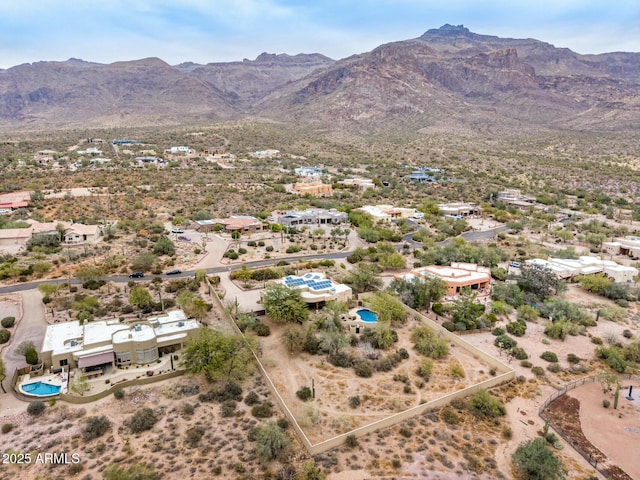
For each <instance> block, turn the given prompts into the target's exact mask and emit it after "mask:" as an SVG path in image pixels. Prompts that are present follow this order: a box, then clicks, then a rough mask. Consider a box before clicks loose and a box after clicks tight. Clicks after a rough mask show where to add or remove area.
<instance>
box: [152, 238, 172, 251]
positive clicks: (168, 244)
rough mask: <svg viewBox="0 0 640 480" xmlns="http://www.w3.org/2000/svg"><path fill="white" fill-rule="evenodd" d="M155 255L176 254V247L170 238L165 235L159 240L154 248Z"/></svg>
mask: <svg viewBox="0 0 640 480" xmlns="http://www.w3.org/2000/svg"><path fill="white" fill-rule="evenodd" d="M153 253H155V254H156V255H173V254H174V253H176V246H175V245H174V244H173V242H172V241H171V239H170V238H169V237H166V236H164V235H163V236H162V237H160V238H158V241H157V242H156V243H155V245H154V246H153Z"/></svg>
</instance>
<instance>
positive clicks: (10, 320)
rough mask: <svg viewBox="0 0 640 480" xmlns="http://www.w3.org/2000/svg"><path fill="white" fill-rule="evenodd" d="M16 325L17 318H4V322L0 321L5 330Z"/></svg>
mask: <svg viewBox="0 0 640 480" xmlns="http://www.w3.org/2000/svg"><path fill="white" fill-rule="evenodd" d="M15 323H16V317H4V318H3V319H2V320H0V325H2V326H3V327H4V328H11V327H13V326H14V325H15Z"/></svg>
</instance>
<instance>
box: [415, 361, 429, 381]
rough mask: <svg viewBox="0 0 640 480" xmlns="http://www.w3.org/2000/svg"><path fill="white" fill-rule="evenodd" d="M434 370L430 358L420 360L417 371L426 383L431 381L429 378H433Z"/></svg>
mask: <svg viewBox="0 0 640 480" xmlns="http://www.w3.org/2000/svg"><path fill="white" fill-rule="evenodd" d="M432 370H433V360H431V359H430V358H423V359H422V360H420V363H419V364H418V370H417V371H416V373H417V374H418V375H419V376H420V377H421V378H423V379H424V381H425V382H428V381H429V378H430V377H431V372H432Z"/></svg>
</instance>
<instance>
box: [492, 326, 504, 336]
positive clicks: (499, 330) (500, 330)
mask: <svg viewBox="0 0 640 480" xmlns="http://www.w3.org/2000/svg"><path fill="white" fill-rule="evenodd" d="M491 334H492V335H493V336H494V337H499V336H500V335H504V328H500V327H496V328H494V329H493V330H491Z"/></svg>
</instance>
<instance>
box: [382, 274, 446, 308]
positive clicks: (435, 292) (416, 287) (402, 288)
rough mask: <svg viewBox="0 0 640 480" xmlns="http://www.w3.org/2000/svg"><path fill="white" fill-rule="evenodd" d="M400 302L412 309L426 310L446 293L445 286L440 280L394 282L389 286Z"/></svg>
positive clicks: (414, 279)
mask: <svg viewBox="0 0 640 480" xmlns="http://www.w3.org/2000/svg"><path fill="white" fill-rule="evenodd" d="M390 288H391V290H393V291H394V292H396V293H397V294H398V296H399V297H400V299H401V300H402V302H403V303H404V304H405V305H408V306H409V307H411V308H414V309H418V310H419V309H425V310H428V309H429V307H430V306H431V303H432V302H438V301H439V300H441V299H442V297H444V295H445V294H446V293H447V284H446V283H445V282H444V281H442V279H440V278H425V279H422V278H419V277H414V278H413V279H412V280H410V281H409V280H401V279H399V280H394V281H393V282H391V285H390Z"/></svg>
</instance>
